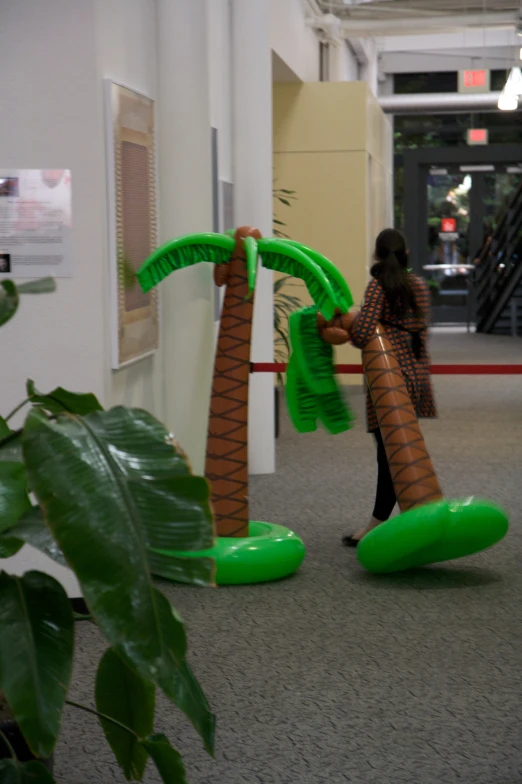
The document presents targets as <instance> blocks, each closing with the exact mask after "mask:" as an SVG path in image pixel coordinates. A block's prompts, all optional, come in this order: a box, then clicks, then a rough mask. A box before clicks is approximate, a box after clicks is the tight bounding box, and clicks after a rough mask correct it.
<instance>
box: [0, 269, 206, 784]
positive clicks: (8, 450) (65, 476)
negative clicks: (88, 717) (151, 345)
mask: <svg viewBox="0 0 522 784" xmlns="http://www.w3.org/2000/svg"><path fill="white" fill-rule="evenodd" d="M53 288H54V284H53V285H52V286H51V285H50V283H49V282H47V284H45V283H44V282H43V281H37V282H35V283H28V284H22V286H19V287H17V286H16V285H15V283H14V282H12V281H8V280H6V281H2V282H1V284H0V324H4V323H6V322H7V321H8V320H9V319H10V318H11V317H12V316H13V315H14V313H15V312H16V309H17V307H18V301H19V295H20V293H24V292H25V293H37V292H41V291H51V290H53ZM25 408H26V409H27V412H26V415H25V420H24V423H23V425H22V426H21V427H18V428H16V427H12V426H11V422H12V420H13V419H14V418H15V414H17V413H18V414H20V413H21V411H22V409H25ZM213 542H214V528H213V519H212V514H211V510H210V505H209V486H208V483H207V482H206V480H205V479H204V478H202V477H198V476H194V475H193V474H192V472H191V469H190V467H189V465H188V462H187V459H186V457H185V455H184V454H183V452H182V451H181V449H180V448H179V446H178V445H177V444H176V442H175V441H174V439H173V437H172V435H171V434H169V433H168V431H167V430H166V429H165V428H164V427H163V426H162V425H161V424H160V422H158V421H157V420H156V419H155V418H154V417H152V416H151V415H150V414H148V413H147V412H145V411H142V410H139V409H132V408H124V407H123V406H117V407H115V408H112V409H110V410H108V411H104V410H103V408H102V406H101V405H100V403H99V402H98V400H97V399H96V397H95V396H94V395H92V394H76V393H72V392H68V391H67V390H65V389H63V388H61V387H57V388H56V389H54V390H53V391H52V392H49V393H42V392H39V391H38V390H37V389H36V387H35V385H34V383H33V382H31V381H29V382H28V383H27V394H26V398H25V400H24V401H23V402H22V403H21V404H20V405H19V406H17V407H16V408H15V409H14V410H13V411H12V412H11V413H10V414H9V415H7V416H6V417H5V419H4V418H0V558H6V557H9V556H11V555H14V554H15V553H16V552H17V551H18V550H19V549H20V548H21V547H22V546H23V545H24V544H25V543H29V544H31V545H33V546H34V547H36V548H38V549H39V550H41V551H43V552H45V553H46V554H47V555H49V556H50V557H51V558H54V559H55V560H56V561H58V562H60V563H66V564H67V565H68V566H69V567H70V568H71V569H72V570H73V572H74V573H75V575H76V577H77V579H78V582H79V584H80V586H81V589H82V593H83V597H84V600H85V603H86V605H87V607H88V610H89V613H90V615H89V616H87V620H89V621H90V622H92V623H96V625H97V626H98V628H99V630H100V632H101V633H102V635H103V637H104V638H105V640H106V641H107V643H108V647H107V650H106V651H105V653H104V655H103V657H102V659H101V661H100V662H99V665H98V669H97V674H96V688H95V695H94V697H95V699H94V704H95V706H96V707H92V706H91V705H81V704H79V703H76V702H73V701H72V700H70V699H69V698H68V690H69V684H70V679H71V671H72V660H73V649H74V620H75V616H74V614H73V611H72V608H71V603H70V601H69V599H68V597H67V595H66V593H65V590H64V589H63V587H62V586H61V584H60V583H59V582H57V581H56V580H55V579H54V578H53V577H51V576H49V575H48V574H44V573H41V572H37V571H30V572H28V573H26V574H24V575H23V576H22V577H16V576H13V575H10V574H7V573H6V572H5V571H2V572H0V692H1V694H3V697H4V698H5V700H4V701H5V702H6V703H7V705H8V707H9V710H10V714H11V716H12V719H13V720H14V722H16V724H17V725H18V728H19V730H20V731H21V733H22V735H23V737H24V738H25V741H26V743H27V745H28V747H29V749H30V751H31V752H32V754H33V756H34V757H35V759H34V760H33V761H31V762H20V761H19V760H18V759H17V758H16V754H15V752H14V749H13V748H12V745H11V744H10V742H9V739H8V737H7V736H6V734H5V733H3V732H2V731H1V727H2V725H1V724H0V748H1V747H2V746H3V747H4V749H7V752H8V757H7V758H3V759H0V783H1V784H11V782H21V784H26V782H27V784H28V783H29V782H34V783H35V784H49V783H52V782H53V781H54V779H53V776H52V774H51V772H50V771H49V770H48V768H47V767H46V766H45V765H44V764H43V762H41V761H39V760H43V761H45V760H47V759H48V758H49V757H50V756H51V755H52V754H53V749H54V747H55V744H56V741H57V738H58V734H59V732H60V725H61V721H62V712H63V708H64V705H66V704H67V705H73V706H75V707H77V708H79V709H80V710H83V711H86V712H88V713H90V714H93V715H94V716H96V717H97V718H98V720H99V721H100V723H101V726H102V728H103V730H104V732H105V736H106V738H107V741H108V743H109V745H110V747H111V748H112V750H113V752H114V755H115V757H116V760H117V762H118V764H119V765H120V767H121V768H122V770H123V772H124V774H125V777H126V778H127V780H129V781H139V780H141V779H142V777H143V775H144V771H145V766H146V764H147V761H148V760H149V758H150V759H151V760H152V761H153V763H154V764H155V765H156V768H157V769H158V772H159V774H160V776H161V778H162V780H163V781H165V782H173V783H174V784H183V782H185V780H186V779H185V772H184V766H183V762H182V760H181V757H180V755H179V754H178V752H176V751H175V750H174V749H173V748H172V746H171V745H170V742H169V740H168V739H167V738H166V737H165V736H164V735H162V734H157V733H155V732H154V713H155V697H156V692H157V691H158V690H159V691H161V692H163V694H164V695H166V696H167V698H168V699H169V700H170V701H171V702H172V703H174V704H175V705H177V706H178V707H179V708H180V709H181V710H182V711H183V712H184V713H185V715H186V716H187V717H188V719H189V720H190V721H191V722H192V724H193V725H194V727H195V728H196V730H197V731H198V733H199V734H200V736H201V738H202V740H203V743H204V745H205V748H206V749H207V751H208V752H209V753H212V752H213V747H214V716H213V715H212V713H211V711H210V708H209V705H208V703H207V701H206V699H205V696H204V694H203V692H202V690H201V688H200V686H199V684H198V682H197V680H196V678H195V676H194V674H193V673H192V670H191V668H190V666H189V663H188V661H187V640H186V634H185V629H184V625H183V623H182V621H181V619H180V618H179V616H178V614H177V613H176V611H175V610H174V608H173V607H172V606H171V604H170V602H169V601H168V599H167V598H166V597H165V596H164V594H163V593H161V591H159V590H158V588H157V587H156V585H155V584H154V581H153V578H152V574H153V573H155V574H161V575H163V576H165V577H173V578H175V579H177V580H182V581H184V582H187V583H192V584H197V585H208V584H212V583H213V578H214V565H213V563H212V561H211V560H210V559H204V558H194V559H192V558H191V559H188V558H187V559H181V558H170V559H168V560H167V561H166V562H164V561H162V560H161V559H159V558H158V556H157V554H155V553H154V552H153V550H155V549H162V548H164V547H165V546H168V547H169V548H172V549H173V550H175V551H185V552H186V551H196V550H204V549H207V548H209V547H211V546H212V545H213ZM82 618H83V619H85V616H82ZM0 696H1V695H0Z"/></svg>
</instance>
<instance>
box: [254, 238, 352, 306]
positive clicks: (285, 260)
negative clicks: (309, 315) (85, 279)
mask: <svg viewBox="0 0 522 784" xmlns="http://www.w3.org/2000/svg"><path fill="white" fill-rule="evenodd" d="M258 250H259V255H260V256H261V259H262V261H263V266H264V267H266V268H267V269H271V270H275V271H276V272H283V273H285V274H286V275H293V276H294V277H295V278H300V279H301V280H303V281H304V282H305V284H306V287H307V289H308V291H309V292H310V296H311V297H312V299H313V300H314V302H315V304H316V305H317V306H318V307H319V309H320V310H321V313H322V314H323V315H324V317H325V318H326V319H327V320H329V319H331V318H332V317H333V315H334V313H335V310H336V308H338V307H340V304H339V302H338V299H337V296H336V294H335V292H334V289H333V287H332V284H331V282H330V280H329V279H328V276H327V275H326V273H325V272H324V271H323V270H322V269H321V267H320V266H319V265H318V264H316V263H315V262H314V261H312V259H311V258H310V257H309V256H307V254H306V253H304V252H303V251H302V250H300V249H299V248H296V247H294V245H292V244H289V243H286V242H285V241H284V240H274V239H263V240H259V242H258Z"/></svg>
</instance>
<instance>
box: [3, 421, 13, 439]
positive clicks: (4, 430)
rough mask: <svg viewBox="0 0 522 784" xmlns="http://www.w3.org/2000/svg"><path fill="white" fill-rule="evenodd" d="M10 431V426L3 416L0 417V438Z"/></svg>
mask: <svg viewBox="0 0 522 784" xmlns="http://www.w3.org/2000/svg"><path fill="white" fill-rule="evenodd" d="M10 432H11V428H10V427H9V425H8V424H7V422H6V421H5V419H4V418H3V417H0V439H3V438H5V437H6V436H8V435H9V434H10Z"/></svg>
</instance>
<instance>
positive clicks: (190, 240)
mask: <svg viewBox="0 0 522 784" xmlns="http://www.w3.org/2000/svg"><path fill="white" fill-rule="evenodd" d="M234 247H235V242H234V240H233V239H232V237H227V236H226V235H225V234H211V233H208V234H186V235H184V236H183V237H177V238H176V239H174V240H170V241H169V242H166V243H165V244H164V245H162V246H161V247H159V248H157V249H156V250H155V251H154V253H152V254H151V255H150V256H149V258H148V259H146V260H145V261H144V262H143V264H142V265H141V267H140V268H139V270H138V273H137V277H138V281H139V284H140V286H141V288H142V289H143V291H144V292H147V291H150V289H152V288H154V286H157V285H158V283H161V281H162V280H164V279H165V278H166V277H167V276H168V275H170V273H171V272H174V271H175V270H178V269H183V268H184V267H191V266H192V265H193V264H199V262H201V261H210V262H212V263H213V264H223V263H224V262H227V261H229V259H230V254H231V253H232V251H233V250H234Z"/></svg>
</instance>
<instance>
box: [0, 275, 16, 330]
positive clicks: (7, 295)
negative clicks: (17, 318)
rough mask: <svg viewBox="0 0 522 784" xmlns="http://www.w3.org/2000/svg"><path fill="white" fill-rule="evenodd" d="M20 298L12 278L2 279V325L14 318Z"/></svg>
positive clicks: (0, 289) (0, 299)
mask: <svg viewBox="0 0 522 784" xmlns="http://www.w3.org/2000/svg"><path fill="white" fill-rule="evenodd" d="M19 301H20V298H19V296H18V291H17V288H16V286H15V284H14V283H13V281H12V280H0V327H1V326H2V325H3V324H6V323H7V322H8V321H9V319H11V318H13V316H14V314H15V313H16V311H17V310H18V304H19Z"/></svg>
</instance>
